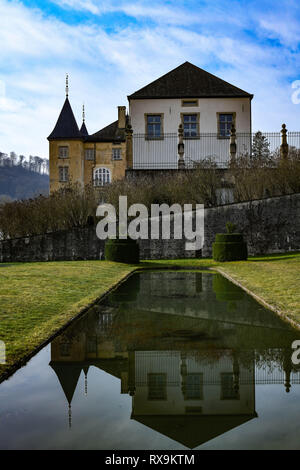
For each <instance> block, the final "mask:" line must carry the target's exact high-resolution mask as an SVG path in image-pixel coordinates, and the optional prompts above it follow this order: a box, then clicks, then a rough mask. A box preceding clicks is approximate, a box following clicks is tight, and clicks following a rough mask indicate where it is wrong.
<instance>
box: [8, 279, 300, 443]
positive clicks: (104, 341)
mask: <svg viewBox="0 0 300 470" xmlns="http://www.w3.org/2000/svg"><path fill="white" fill-rule="evenodd" d="M299 337H300V336H299V333H298V332H297V331H295V330H293V329H292V328H291V327H290V326H288V325H287V324H286V323H284V322H283V321H281V320H280V319H279V318H278V317H277V316H276V315H275V314H274V313H272V312H269V311H268V310H266V309H265V308H264V307H262V306H261V305H259V304H258V303H256V301H254V300H253V299H252V298H251V297H250V296H248V295H247V294H246V293H245V292H244V291H242V290H241V289H239V288H238V287H236V286H235V285H233V284H231V283H230V282H229V281H227V280H226V279H224V278H223V277H222V276H220V275H219V274H211V273H201V272H195V271H194V272H182V271H180V272H174V271H173V272H170V271H169V272H159V271H156V272H144V273H139V274H135V275H133V276H132V277H131V278H129V279H128V280H127V281H126V282H125V283H124V284H123V285H122V286H121V287H120V288H119V289H118V290H116V291H115V292H113V293H112V294H110V296H108V297H107V298H106V299H105V300H104V301H103V302H102V303H101V304H99V305H96V306H95V307H93V308H92V309H91V310H90V311H89V312H88V313H87V314H86V315H85V316H84V317H82V318H81V319H80V320H78V321H77V322H75V323H74V324H73V325H72V326H71V327H69V328H68V329H67V330H66V331H65V332H64V333H63V334H61V335H60V336H59V337H57V338H56V339H55V340H54V341H53V342H52V344H51V345H49V346H47V347H46V348H44V349H43V350H42V351H41V352H40V353H39V354H37V355H36V356H35V357H34V358H33V359H32V360H31V361H30V362H29V363H28V364H27V365H26V366H25V367H23V368H22V369H20V370H19V371H18V372H16V373H15V374H14V375H13V376H12V377H11V378H10V379H9V380H7V381H6V382H3V383H2V384H1V385H0V448H1V449H106V450H110V449H115V450H117V449H174V450H175V449H182V450H183V449H187V448H196V449H296V448H297V449H299V448H300V372H298V370H297V366H294V365H293V364H292V362H291V354H292V352H293V351H292V349H291V344H292V342H293V341H294V340H295V339H299ZM298 369H299V370H300V368H299V366H298Z"/></svg>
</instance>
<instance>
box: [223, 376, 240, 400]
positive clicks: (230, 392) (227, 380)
mask: <svg viewBox="0 0 300 470" xmlns="http://www.w3.org/2000/svg"><path fill="white" fill-rule="evenodd" d="M239 398H240V396H239V391H238V389H236V388H235V387H234V375H233V373H232V372H228V373H227V372H224V373H222V374H221V399H222V400H239Z"/></svg>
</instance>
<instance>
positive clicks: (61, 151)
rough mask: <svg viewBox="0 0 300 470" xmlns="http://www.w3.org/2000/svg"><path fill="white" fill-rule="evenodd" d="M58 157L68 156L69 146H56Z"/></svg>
mask: <svg viewBox="0 0 300 470" xmlns="http://www.w3.org/2000/svg"><path fill="white" fill-rule="evenodd" d="M58 158H69V147H67V146H61V147H58Z"/></svg>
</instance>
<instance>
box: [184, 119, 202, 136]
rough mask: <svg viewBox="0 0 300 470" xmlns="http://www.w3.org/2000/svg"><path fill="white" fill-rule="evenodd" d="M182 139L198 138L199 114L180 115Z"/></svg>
mask: <svg viewBox="0 0 300 470" xmlns="http://www.w3.org/2000/svg"><path fill="white" fill-rule="evenodd" d="M182 121H183V137H184V138H189V137H199V114H182Z"/></svg>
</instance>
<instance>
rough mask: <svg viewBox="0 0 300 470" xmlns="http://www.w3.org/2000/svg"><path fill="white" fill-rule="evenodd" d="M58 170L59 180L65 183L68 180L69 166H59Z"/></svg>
mask: <svg viewBox="0 0 300 470" xmlns="http://www.w3.org/2000/svg"><path fill="white" fill-rule="evenodd" d="M58 170H59V181H60V182H61V183H65V182H67V181H69V167H68V166H60V167H59V168H58Z"/></svg>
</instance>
